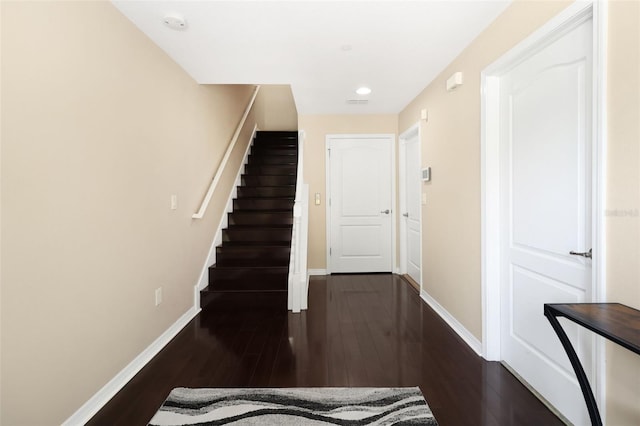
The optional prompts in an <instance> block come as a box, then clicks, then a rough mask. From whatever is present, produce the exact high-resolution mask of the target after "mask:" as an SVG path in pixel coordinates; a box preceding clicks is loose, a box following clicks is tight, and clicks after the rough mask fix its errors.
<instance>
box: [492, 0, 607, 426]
mask: <svg viewBox="0 0 640 426" xmlns="http://www.w3.org/2000/svg"><path fill="white" fill-rule="evenodd" d="M606 7H607V6H606V2H599V1H586V2H575V3H573V4H571V5H570V6H568V7H567V8H566V9H565V10H563V11H562V12H561V13H560V14H558V15H557V16H556V17H554V18H552V19H551V20H550V21H549V22H547V23H546V24H545V25H543V26H542V27H541V28H539V29H538V30H537V31H535V32H534V33H533V34H531V35H530V36H529V37H527V38H526V39H525V40H523V41H522V42H520V43H519V44H518V45H516V46H515V47H514V48H512V49H511V50H510V51H508V52H507V53H505V54H504V55H503V56H502V57H500V58H499V59H497V60H496V61H495V62H493V63H492V64H490V65H489V66H488V67H487V68H485V69H484V70H483V71H482V73H481V276H482V278H481V281H482V336H483V338H482V356H483V357H484V358H485V359H487V360H489V361H500V360H501V342H500V340H501V335H500V334H501V333H500V331H501V314H500V306H501V297H502V295H501V280H502V277H501V263H502V258H501V250H500V242H501V239H502V237H501V229H502V226H501V222H502V220H501V217H500V173H499V165H500V160H501V159H500V132H499V105H500V103H499V79H500V76H501V75H502V74H504V73H506V72H508V71H509V70H510V69H511V68H513V67H514V66H515V65H517V64H518V63H519V62H520V61H521V60H523V58H525V57H527V56H529V55H531V54H532V53H533V52H535V51H536V50H538V49H540V48H542V47H544V46H545V45H546V44H547V43H549V42H550V41H552V40H555V38H556V37H557V35H558V33H561V32H563V31H564V30H565V29H566V28H567V27H570V26H571V25H572V24H573V23H575V22H576V21H577V20H581V19H585V18H586V17H591V18H592V24H593V35H592V37H593V74H592V75H593V82H592V84H593V86H592V91H593V92H592V93H593V97H592V117H593V118H592V188H591V191H592V240H593V241H592V244H593V251H594V253H595V256H594V258H593V260H592V287H591V289H590V290H591V295H592V300H591V301H592V302H602V301H605V300H606V293H605V290H606V271H605V267H606V244H605V227H604V223H605V222H604V219H605V217H604V212H605V209H604V207H605V196H606V192H605V184H606V181H605V176H606V168H605V166H606V163H605V159H606V157H605V155H606V105H607V104H606V33H607V31H606V22H607V9H606ZM544 320H545V318H544V316H543V315H542V307H540V321H544ZM594 340H595V342H596V343H595V344H594V345H593V348H594V349H593V360H594V363H593V365H594V371H593V372H592V373H593V375H592V377H594V382H595V383H592V384H591V385H592V388H593V390H594V394H595V396H596V399H597V400H598V406H599V407H601V408H602V409H604V408H605V405H604V404H603V402H604V400H605V383H606V380H605V347H604V343H603V342H602V339H597V340H596V339H595V338H594ZM601 414H602V416H603V418H606V417H605V413H604V412H603V411H601Z"/></svg>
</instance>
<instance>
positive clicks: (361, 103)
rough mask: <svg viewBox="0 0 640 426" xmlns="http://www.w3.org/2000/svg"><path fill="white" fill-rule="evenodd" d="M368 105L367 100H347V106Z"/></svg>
mask: <svg viewBox="0 0 640 426" xmlns="http://www.w3.org/2000/svg"><path fill="white" fill-rule="evenodd" d="M368 103H369V100H368V99H347V104H348V105H367V104H368Z"/></svg>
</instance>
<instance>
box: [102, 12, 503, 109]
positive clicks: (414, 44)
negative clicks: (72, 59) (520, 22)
mask: <svg viewBox="0 0 640 426" xmlns="http://www.w3.org/2000/svg"><path fill="white" fill-rule="evenodd" d="M113 3H114V4H115V6H116V7H117V8H118V9H119V10H120V11H121V12H122V13H123V14H124V15H126V16H127V17H128V18H129V19H130V20H131V21H133V23H134V24H135V25H136V26H137V27H138V28H140V30H142V31H143V32H144V33H145V34H147V36H148V37H150V38H151V39H152V40H153V41H154V42H155V43H156V44H157V45H158V46H160V47H161V48H162V49H163V50H164V51H165V52H167V54H168V55H169V56H170V57H171V58H173V59H174V60H175V61H176V62H177V63H178V64H179V65H180V66H181V67H182V68H184V70H185V71H186V72H187V73H189V74H190V75H191V76H192V77H193V78H194V79H195V80H196V81H197V82H198V83H203V84H207V83H211V84H290V85H291V88H292V90H293V95H294V98H295V101H296V106H297V108H298V113H299V114H377V113H397V112H400V111H401V110H402V109H403V108H404V107H405V106H406V105H407V104H408V103H409V102H410V101H411V100H412V99H413V98H414V97H415V96H416V95H418V93H420V91H421V90H422V89H423V88H424V87H426V86H427V85H428V84H429V83H430V82H431V81H432V80H433V79H434V78H435V77H436V76H437V75H438V73H439V72H441V71H442V70H443V69H444V68H445V67H446V66H447V65H448V64H449V63H450V62H451V61H452V60H453V59H454V58H455V57H456V56H457V55H458V54H459V53H460V52H461V51H462V50H463V49H464V48H465V47H466V46H467V45H468V44H469V43H470V42H471V41H472V40H473V39H474V38H475V37H476V36H477V35H478V34H479V33H480V32H481V31H482V30H483V29H484V28H486V27H487V26H488V25H489V24H490V23H491V22H492V21H493V20H494V19H495V18H496V17H497V16H498V15H499V14H500V13H501V12H502V11H503V10H504V8H505V7H506V6H507V5H508V4H509V0H495V1H488V0H476V1H458V0H442V1H425V0H423V1H404V0H395V1H394V0H387V1H365V0H360V1H328V0H325V1H303V0H302V1H301V0H299V1H270V0H261V1H245V0H235V1H213V0H208V1H184V0H183V1H180V0H177V1H176V0H174V1H154V0H147V1H131V0H114V1H113ZM167 14H177V15H179V16H182V17H183V18H184V19H185V20H186V22H187V29H186V30H185V31H175V30H171V29H169V28H167V27H165V26H164V25H163V18H164V17H165V16H166V15H167ZM462 71H464V70H462ZM363 85H366V86H369V87H370V88H371V89H372V90H373V92H372V93H371V94H370V95H367V96H359V95H356V94H355V90H356V89H357V88H358V87H360V86H363ZM351 99H368V100H369V103H368V104H367V105H350V104H347V100H351Z"/></svg>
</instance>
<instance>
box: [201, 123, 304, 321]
mask: <svg viewBox="0 0 640 426" xmlns="http://www.w3.org/2000/svg"><path fill="white" fill-rule="evenodd" d="M297 162H298V133H297V132H257V135H256V137H255V139H254V142H253V146H252V147H251V153H250V155H249V159H248V163H247V165H246V166H245V173H244V174H243V175H242V177H241V179H242V183H241V186H239V187H238V194H237V198H236V199H234V200H233V212H232V213H229V218H228V219H229V221H228V227H227V228H226V229H224V230H223V231H222V244H221V245H220V246H218V247H216V264H215V265H213V266H211V267H210V268H209V285H208V286H207V287H206V288H205V289H203V290H202V291H201V292H200V304H201V307H202V308H203V309H205V308H206V309H207V310H209V309H215V310H220V309H239V308H251V309H255V308H276V309H282V310H283V311H284V310H286V309H287V285H288V274H289V260H290V254H291V230H292V227H293V204H294V200H295V192H296V173H297Z"/></svg>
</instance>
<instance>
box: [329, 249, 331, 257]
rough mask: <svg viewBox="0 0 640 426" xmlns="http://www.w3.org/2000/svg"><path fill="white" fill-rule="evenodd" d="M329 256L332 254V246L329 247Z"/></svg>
mask: <svg viewBox="0 0 640 426" xmlns="http://www.w3.org/2000/svg"><path fill="white" fill-rule="evenodd" d="M329 256H331V247H329Z"/></svg>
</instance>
